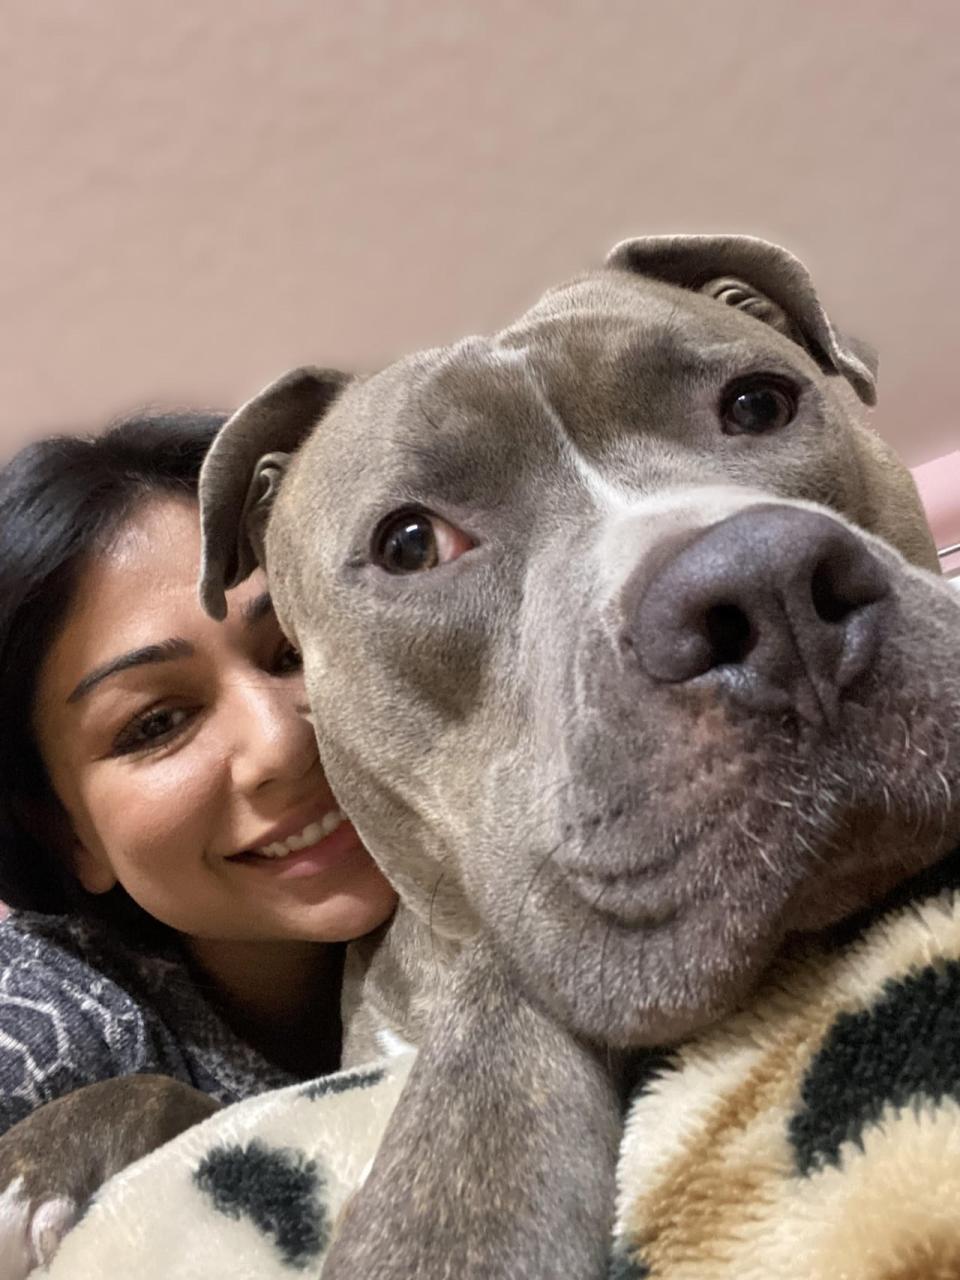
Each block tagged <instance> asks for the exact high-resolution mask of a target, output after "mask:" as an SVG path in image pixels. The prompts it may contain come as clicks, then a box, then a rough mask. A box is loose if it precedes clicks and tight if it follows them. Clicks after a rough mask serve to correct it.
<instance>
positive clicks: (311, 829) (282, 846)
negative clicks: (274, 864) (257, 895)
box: [254, 809, 344, 858]
mask: <svg viewBox="0 0 960 1280" xmlns="http://www.w3.org/2000/svg"><path fill="white" fill-rule="evenodd" d="M343 821H344V815H343V814H342V813H341V812H340V810H339V809H332V810H331V811H330V812H329V813H325V814H324V815H323V817H322V818H321V819H320V821H319V822H311V823H308V825H307V826H305V827H304V828H303V830H302V831H295V832H294V834H293V835H292V836H287V838H286V840H275V841H274V843H273V844H268V845H265V846H264V847H263V848H262V849H254V853H256V854H258V855H259V856H260V857H261V858H285V857H286V856H287V854H288V853H295V852H296V851H297V850H298V849H307V848H309V846H310V845H312V844H318V843H319V842H320V841H321V840H323V839H324V838H325V837H326V836H328V835H330V834H331V833H332V832H334V831H336V829H337V827H339V825H340V823H341V822H343Z"/></svg>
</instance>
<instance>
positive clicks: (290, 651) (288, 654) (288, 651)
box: [274, 641, 303, 676]
mask: <svg viewBox="0 0 960 1280" xmlns="http://www.w3.org/2000/svg"><path fill="white" fill-rule="evenodd" d="M274 670H275V671H276V673H277V675H281V676H286V675H293V674H294V673H295V672H297V671H302V670H303V658H302V657H301V655H300V650H299V649H295V648H294V646H293V645H292V644H290V643H289V641H284V643H283V644H282V645H281V646H280V652H279V653H278V654H277V660H276V664H275V666H274Z"/></svg>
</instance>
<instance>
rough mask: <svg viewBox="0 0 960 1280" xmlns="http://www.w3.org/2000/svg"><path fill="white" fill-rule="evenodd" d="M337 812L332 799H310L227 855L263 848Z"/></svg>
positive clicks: (251, 851)
mask: <svg viewBox="0 0 960 1280" xmlns="http://www.w3.org/2000/svg"><path fill="white" fill-rule="evenodd" d="M337 812H339V810H338V807H337V804H336V802H335V801H334V800H332V799H331V800H329V801H327V800H322V801H318V800H311V801H309V802H308V803H306V804H303V805H301V806H300V808H298V809H294V810H292V811H291V812H290V813H289V814H288V815H287V817H285V818H283V819H282V820H281V821H280V822H278V823H276V825H275V826H272V827H267V828H265V829H264V830H263V831H261V832H260V833H259V834H258V835H257V837H256V838H255V839H254V840H251V841H250V843H249V844H245V845H243V847H242V848H240V849H234V850H233V851H232V853H228V854H227V857H228V858H236V857H239V856H240V854H243V853H253V852H255V851H256V850H257V849H265V848H266V847H267V845H270V844H275V843H276V842H277V841H280V840H286V839H288V838H289V837H290V836H292V835H295V834H296V833H297V832H298V831H302V830H303V828H304V827H308V826H309V825H310V823H311V822H320V821H321V819H323V818H325V817H326V816H327V814H328V813H337Z"/></svg>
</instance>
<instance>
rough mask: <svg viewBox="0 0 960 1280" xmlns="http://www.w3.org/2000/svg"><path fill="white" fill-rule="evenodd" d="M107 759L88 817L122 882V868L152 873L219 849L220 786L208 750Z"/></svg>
mask: <svg viewBox="0 0 960 1280" xmlns="http://www.w3.org/2000/svg"><path fill="white" fill-rule="evenodd" d="M109 764H110V765H111V766H113V767H112V768H111V769H110V770H108V771H107V772H105V773H104V775H103V776H102V777H101V778H100V779H98V785H97V788H96V796H95V798H94V799H93V801H92V803H91V805H90V816H91V818H92V820H93V823H94V826H95V827H96V828H97V830H98V834H99V836H100V839H101V842H102V844H103V846H104V848H105V851H106V853H107V855H108V857H109V858H110V860H111V862H112V863H113V864H114V870H115V872H117V873H118V878H119V879H120V880H121V881H122V880H123V870H124V867H126V868H128V869H130V870H133V869H139V870H142V871H144V872H148V873H149V872H150V871H151V870H152V871H159V870H161V868H162V867H163V866H164V865H166V864H168V863H170V862H175V863H176V864H177V865H178V866H179V865H180V864H187V863H188V862H190V861H193V860H196V859H197V858H199V857H200V856H202V854H203V853H204V852H205V851H206V850H208V849H210V848H211V847H212V848H214V849H218V848H219V839H220V838H222V833H221V831H220V825H221V823H220V822H218V818H219V815H220V812H221V803H220V795H221V789H220V787H219V786H218V784H217V773H218V770H217V768H216V767H215V762H214V761H212V760H211V759H210V756H209V753H205V752H202V751H200V752H196V751H190V750H183V751H178V752H176V753H172V754H170V755H168V756H167V757H165V758H161V759H151V758H150V757H145V758H141V759H140V760H137V761H129V760H119V761H110V762H109ZM116 766H119V767H116ZM223 851H224V852H226V850H225V849H224V850H223Z"/></svg>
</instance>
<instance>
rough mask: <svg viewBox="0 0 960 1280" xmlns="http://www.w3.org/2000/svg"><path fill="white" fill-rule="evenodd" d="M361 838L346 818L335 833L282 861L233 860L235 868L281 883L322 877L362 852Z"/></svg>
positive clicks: (248, 857)
mask: <svg viewBox="0 0 960 1280" xmlns="http://www.w3.org/2000/svg"><path fill="white" fill-rule="evenodd" d="M362 849H363V846H362V845H361V843H360V837H359V836H358V835H357V833H356V831H355V830H354V828H353V824H352V823H351V822H350V821H349V820H348V819H346V818H344V820H343V821H342V822H341V823H340V825H339V826H338V827H337V828H336V830H334V831H332V832H331V833H330V834H329V835H328V836H324V837H323V839H321V840H318V841H317V843H316V844H311V845H307V846H306V848H303V849H294V850H293V851H292V852H290V853H286V854H284V855H283V856H282V857H279V858H278V857H262V856H261V855H259V854H256V853H238V854H236V855H234V857H232V858H231V859H230V862H231V863H233V864H234V865H236V866H241V867H244V868H247V869H249V870H250V871H252V872H254V873H258V874H260V875H268V876H276V877H278V878H279V879H281V880H287V879H289V880H294V879H300V878H302V877H304V876H315V875H320V874H321V873H322V872H324V871H329V870H331V869H333V868H334V867H339V866H340V865H341V864H342V863H344V862H346V861H347V860H348V858H350V857H351V856H352V855H354V854H356V853H357V852H358V851H360V850H362Z"/></svg>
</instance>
